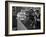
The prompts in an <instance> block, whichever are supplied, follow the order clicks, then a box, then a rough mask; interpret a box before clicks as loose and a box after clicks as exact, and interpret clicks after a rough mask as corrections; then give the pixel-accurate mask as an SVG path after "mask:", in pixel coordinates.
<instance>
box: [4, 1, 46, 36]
mask: <svg viewBox="0 0 46 37" xmlns="http://www.w3.org/2000/svg"><path fill="white" fill-rule="evenodd" d="M44 33H45V3H41V2H22V1H5V35H6V36H16V35H34V34H44Z"/></svg>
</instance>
